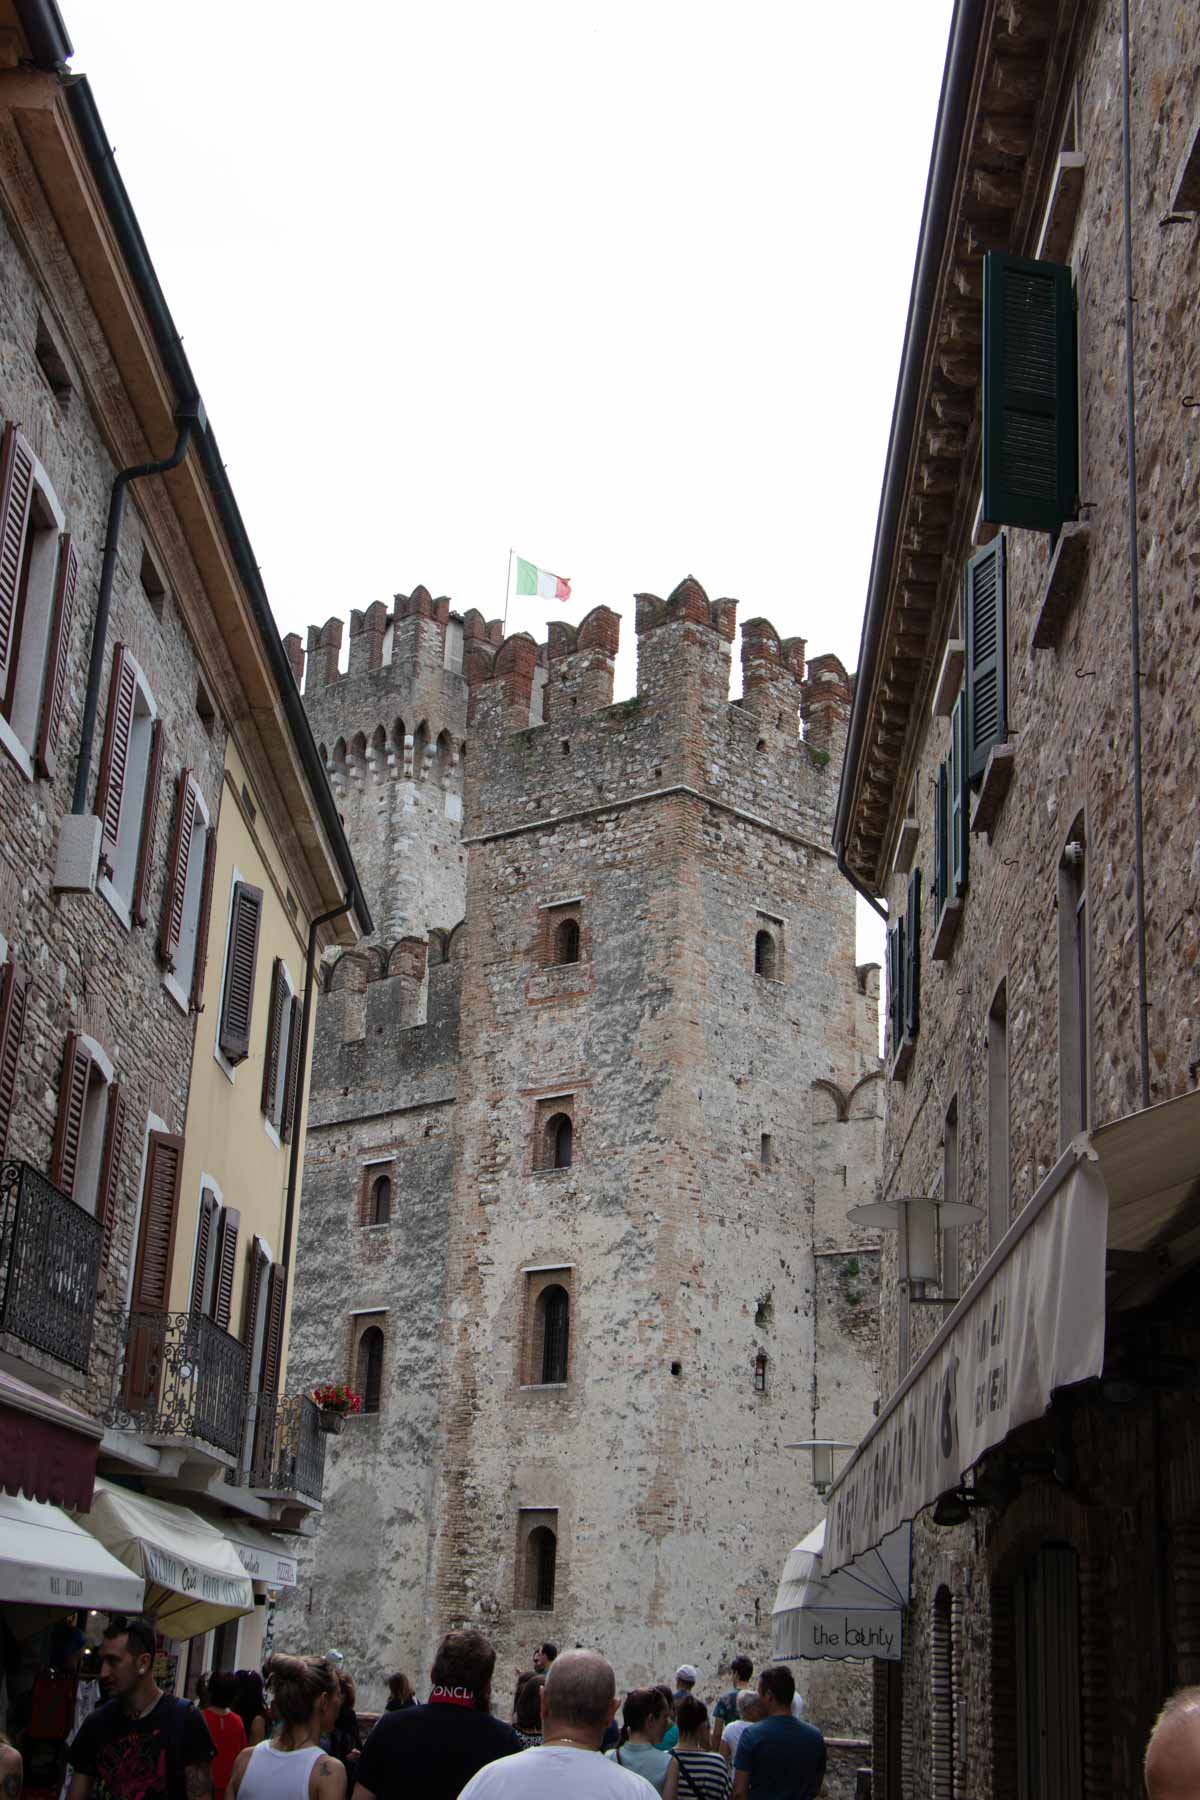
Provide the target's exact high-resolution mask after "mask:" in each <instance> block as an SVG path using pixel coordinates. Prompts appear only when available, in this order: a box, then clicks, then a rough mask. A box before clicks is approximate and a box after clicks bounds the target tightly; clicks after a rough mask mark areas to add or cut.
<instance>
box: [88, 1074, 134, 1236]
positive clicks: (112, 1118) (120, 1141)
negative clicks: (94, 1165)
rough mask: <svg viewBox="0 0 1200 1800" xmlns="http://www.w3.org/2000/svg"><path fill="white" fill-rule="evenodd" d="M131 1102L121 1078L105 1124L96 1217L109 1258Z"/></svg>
mask: <svg viewBox="0 0 1200 1800" xmlns="http://www.w3.org/2000/svg"><path fill="white" fill-rule="evenodd" d="M128 1112H129V1105H128V1102H127V1101H126V1099H125V1093H124V1090H123V1088H122V1087H121V1084H120V1082H119V1081H114V1082H113V1083H112V1085H111V1086H110V1088H109V1090H108V1117H107V1119H106V1121H105V1125H104V1156H103V1158H102V1160H101V1163H100V1182H99V1185H98V1187H97V1189H96V1217H97V1218H98V1219H99V1221H100V1224H101V1227H102V1228H103V1233H104V1235H103V1238H102V1240H101V1242H102V1257H103V1260H104V1262H105V1263H107V1262H108V1253H109V1251H110V1249H111V1248H112V1236H113V1231H114V1230H115V1228H116V1223H117V1209H118V1205H119V1203H120V1198H121V1153H122V1151H123V1150H124V1148H125V1121H126V1117H127V1115H128Z"/></svg>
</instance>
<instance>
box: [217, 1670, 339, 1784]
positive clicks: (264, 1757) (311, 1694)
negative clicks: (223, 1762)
mask: <svg viewBox="0 0 1200 1800" xmlns="http://www.w3.org/2000/svg"><path fill="white" fill-rule="evenodd" d="M266 1673H267V1676H268V1679H269V1681H270V1688H271V1699H272V1702H273V1704H274V1711H275V1717H276V1719H277V1721H278V1723H277V1724H276V1726H275V1729H274V1730H273V1732H272V1733H271V1736H270V1737H269V1738H268V1739H267V1741H266V1742H265V1743H262V1744H256V1745H255V1746H254V1748H253V1749H252V1750H243V1751H242V1753H241V1755H240V1756H239V1757H238V1759H237V1761H236V1762H235V1763H234V1765H233V1773H232V1774H231V1775H230V1777H229V1786H228V1788H227V1790H226V1800H346V1771H345V1769H344V1768H343V1767H342V1765H341V1763H340V1762H338V1761H337V1759H336V1758H335V1757H332V1756H330V1755H328V1753H327V1752H326V1751H324V1750H322V1748H321V1744H320V1738H321V1734H322V1732H325V1731H328V1730H329V1728H330V1726H331V1725H332V1723H333V1721H334V1719H336V1717H337V1715H338V1712H339V1711H340V1709H341V1704H342V1690H341V1687H340V1685H339V1683H338V1678H337V1673H336V1671H335V1670H334V1668H333V1665H332V1663H328V1662H326V1661H325V1658H324V1657H322V1656H273V1657H272V1658H271V1660H270V1662H269V1663H268V1664H267V1669H266Z"/></svg>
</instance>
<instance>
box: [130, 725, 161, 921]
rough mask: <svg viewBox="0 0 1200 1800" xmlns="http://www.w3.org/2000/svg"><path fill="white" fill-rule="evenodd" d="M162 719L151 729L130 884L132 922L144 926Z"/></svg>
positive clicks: (155, 817) (157, 785)
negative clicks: (134, 862) (135, 869)
mask: <svg viewBox="0 0 1200 1800" xmlns="http://www.w3.org/2000/svg"><path fill="white" fill-rule="evenodd" d="M162 761H163V722H162V720H161V719H155V721H154V725H153V728H152V730H151V732H150V764H149V767H148V768H147V770H146V799H145V802H144V804H143V806H142V829H141V834H140V836H139V838H138V858H137V875H136V877H135V879H134V884H133V922H134V924H135V925H144V924H145V923H146V919H147V916H148V915H147V912H146V901H147V898H148V897H149V893H150V872H151V868H152V866H153V863H154V833H155V828H156V826H157V824H158V790H159V785H160V783H161V781H162Z"/></svg>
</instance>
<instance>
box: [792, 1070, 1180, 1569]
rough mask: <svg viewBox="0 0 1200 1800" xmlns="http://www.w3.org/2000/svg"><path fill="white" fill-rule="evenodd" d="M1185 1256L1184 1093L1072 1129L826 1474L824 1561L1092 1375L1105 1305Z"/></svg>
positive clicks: (849, 1548)
mask: <svg viewBox="0 0 1200 1800" xmlns="http://www.w3.org/2000/svg"><path fill="white" fill-rule="evenodd" d="M1196 1261H1200V1090H1197V1091H1193V1092H1191V1093H1188V1094H1182V1095H1179V1096H1178V1097H1177V1098H1176V1099H1174V1100H1165V1101H1162V1102H1161V1103H1160V1104H1159V1105H1157V1106H1151V1107H1146V1108H1144V1109H1143V1110H1142V1111H1140V1112H1137V1113H1133V1114H1131V1115H1130V1116H1129V1117H1127V1118H1124V1119H1117V1120H1114V1122H1113V1123H1112V1124H1111V1125H1104V1126H1101V1127H1099V1128H1098V1129H1097V1130H1096V1131H1094V1132H1093V1133H1092V1134H1091V1135H1090V1137H1089V1136H1088V1135H1086V1134H1085V1135H1082V1136H1080V1137H1078V1138H1076V1139H1075V1141H1074V1142H1073V1143H1072V1144H1071V1145H1070V1146H1069V1148H1068V1149H1067V1150H1066V1151H1064V1153H1063V1155H1062V1156H1061V1157H1060V1158H1059V1160H1058V1162H1057V1163H1056V1164H1055V1166H1054V1168H1053V1169H1051V1171H1050V1173H1049V1174H1048V1175H1047V1177H1046V1179H1045V1180H1044V1181H1043V1182H1042V1184H1041V1186H1040V1187H1039V1189H1038V1191H1037V1193H1036V1194H1035V1195H1034V1196H1033V1198H1032V1200H1030V1202H1029V1204H1028V1205H1027V1206H1026V1207H1024V1208H1023V1209H1022V1211H1021V1212H1020V1213H1019V1214H1018V1216H1017V1218H1016V1219H1015V1220H1014V1222H1013V1224H1012V1226H1011V1227H1010V1229H1009V1230H1008V1231H1007V1232H1006V1233H1005V1235H1004V1237H1003V1238H1002V1239H1001V1241H1000V1243H999V1244H998V1245H997V1246H996V1248H995V1250H994V1251H993V1252H992V1254H991V1256H990V1257H989V1258H988V1260H987V1262H986V1263H985V1264H984V1265H983V1267H982V1269H981V1270H980V1271H979V1273H978V1275H977V1276H976V1277H975V1279H974V1281H973V1282H972V1283H971V1285H970V1287H969V1288H968V1289H967V1291H966V1293H965V1294H964V1295H963V1297H962V1299H961V1300H960V1301H959V1303H958V1305H957V1306H956V1307H955V1308H954V1310H953V1312H952V1313H951V1314H950V1316H949V1318H948V1319H947V1320H946V1321H945V1322H944V1324H943V1325H942V1327H941V1330H940V1331H939V1332H938V1333H937V1336H936V1337H935V1338H934V1339H933V1340H932V1342H931V1343H930V1344H929V1346H928V1348H927V1349H926V1350H925V1351H924V1353H923V1354H922V1355H921V1357H920V1359H919V1360H918V1361H917V1362H916V1364H915V1365H914V1366H913V1368H912V1369H911V1370H910V1371H909V1374H908V1375H907V1377H906V1378H905V1380H904V1381H902V1382H901V1384H900V1386H899V1387H898V1388H897V1389H896V1392H895V1393H894V1394H893V1395H892V1396H891V1398H890V1400H889V1401H888V1403H887V1405H886V1407H885V1408H884V1409H883V1411H882V1412H881V1414H880V1416H879V1418H878V1419H877V1420H876V1421H875V1424H874V1425H873V1426H872V1427H871V1429H870V1431H868V1432H867V1434H866V1436H865V1437H864V1438H863V1440H862V1442H861V1444H860V1445H859V1447H858V1449H857V1451H856V1452H855V1454H854V1456H853V1457H852V1458H851V1460H850V1462H848V1463H847V1464H846V1467H845V1468H844V1469H843V1470H842V1472H841V1474H840V1476H839V1477H838V1479H837V1481H836V1482H835V1483H834V1485H833V1488H832V1489H831V1491H830V1496H829V1511H828V1518H827V1529H826V1535H825V1548H824V1554H823V1562H824V1566H825V1567H826V1568H827V1569H830V1570H836V1569H841V1568H842V1567H844V1566H845V1565H846V1564H848V1563H852V1562H854V1561H855V1559H858V1558H861V1557H863V1556H864V1555H865V1554H866V1553H867V1552H868V1551H869V1550H872V1549H873V1548H874V1547H875V1546H877V1545H882V1544H883V1543H884V1541H885V1540H886V1539H887V1538H888V1537H889V1535H890V1534H891V1533H892V1532H894V1531H896V1530H897V1529H898V1528H899V1527H900V1526H901V1525H903V1524H904V1523H906V1522H907V1521H908V1520H911V1519H913V1518H915V1517H916V1515H917V1513H918V1512H920V1511H921V1509H922V1508H923V1507H926V1506H930V1505H932V1504H933V1502H934V1501H935V1500H937V1499H938V1497H939V1496H940V1495H942V1494H945V1493H947V1492H949V1491H950V1490H952V1489H954V1488H956V1487H958V1486H959V1485H960V1483H961V1482H962V1479H963V1477H964V1476H965V1475H966V1473H967V1471H968V1470H969V1469H971V1468H973V1467H974V1465H975V1464H976V1463H977V1462H978V1461H979V1459H980V1457H981V1456H983V1455H984V1454H985V1453H986V1452H987V1451H988V1450H991V1449H994V1448H995V1447H996V1446H997V1445H998V1444H1000V1443H1002V1442H1003V1440H1004V1439H1005V1438H1006V1437H1007V1436H1008V1434H1009V1432H1010V1431H1013V1430H1015V1429H1016V1427H1017V1426H1018V1425H1025V1424H1028V1423H1029V1422H1030V1421H1031V1420H1033V1419H1037V1418H1040V1417H1041V1416H1042V1414H1043V1413H1044V1412H1045V1411H1046V1409H1047V1407H1048V1406H1049V1404H1050V1400H1051V1397H1052V1395H1053V1394H1054V1393H1055V1391H1056V1390H1057V1389H1058V1388H1063V1387H1069V1386H1071V1385H1072V1384H1073V1383H1075V1382H1079V1381H1086V1380H1088V1379H1090V1378H1091V1377H1094V1376H1098V1375H1099V1374H1100V1373H1101V1370H1102V1369H1103V1366H1104V1329H1105V1305H1106V1299H1107V1301H1108V1304H1109V1306H1110V1308H1116V1307H1120V1306H1125V1305H1131V1304H1140V1303H1141V1302H1142V1301H1143V1300H1144V1299H1145V1298H1148V1297H1149V1295H1150V1294H1152V1293H1153V1292H1154V1291H1155V1289H1156V1288H1160V1287H1162V1286H1163V1285H1164V1284H1165V1283H1166V1282H1168V1281H1171V1280H1174V1279H1175V1278H1176V1276H1177V1275H1178V1273H1179V1271H1180V1270H1181V1269H1184V1268H1187V1267H1188V1266H1189V1265H1190V1264H1191V1263H1194V1262H1196ZM1106 1269H1108V1270H1109V1273H1108V1275H1107V1281H1108V1288H1107V1292H1106Z"/></svg>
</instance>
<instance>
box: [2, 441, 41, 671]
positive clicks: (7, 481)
mask: <svg viewBox="0 0 1200 1800" xmlns="http://www.w3.org/2000/svg"><path fill="white" fill-rule="evenodd" d="M32 493H33V451H32V450H31V449H30V448H29V445H28V444H27V443H26V441H25V439H24V438H23V437H22V435H21V433H20V432H19V431H18V430H17V428H16V426H15V425H6V426H5V428H4V437H3V439H2V440H0V694H3V693H6V692H7V690H8V682H9V676H10V675H11V673H12V667H13V664H14V662H15V661H16V657H17V600H18V597H19V589H20V585H21V561H22V553H23V551H24V548H25V528H26V525H27V523H28V520H29V500H30V496H31V494H32Z"/></svg>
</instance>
